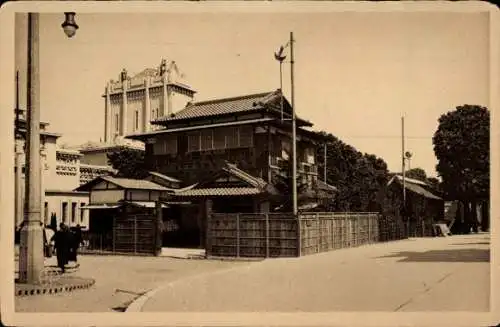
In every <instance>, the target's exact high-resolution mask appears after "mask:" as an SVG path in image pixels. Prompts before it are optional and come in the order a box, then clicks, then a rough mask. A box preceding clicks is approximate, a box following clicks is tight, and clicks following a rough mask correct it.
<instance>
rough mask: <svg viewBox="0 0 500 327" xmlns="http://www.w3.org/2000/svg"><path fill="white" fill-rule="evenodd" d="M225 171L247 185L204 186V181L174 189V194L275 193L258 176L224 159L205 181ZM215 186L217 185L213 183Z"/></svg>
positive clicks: (186, 195) (274, 190)
mask: <svg viewBox="0 0 500 327" xmlns="http://www.w3.org/2000/svg"><path fill="white" fill-rule="evenodd" d="M224 173H227V174H229V175H231V176H234V177H236V178H238V179H239V180H241V181H243V182H244V183H245V184H247V186H225V187H213V186H214V185H213V184H211V185H210V187H204V186H203V185H204V184H205V182H200V183H196V184H193V185H191V186H188V187H185V188H182V189H179V190H176V191H175V195H176V196H181V197H183V196H184V197H190V196H244V195H257V194H262V193H270V194H276V193H277V192H278V191H277V190H276V189H275V188H274V186H272V185H271V184H269V183H267V182H266V181H264V180H263V179H262V178H260V177H255V176H252V175H250V174H249V173H247V172H245V171H243V170H241V169H239V168H238V167H237V166H236V165H235V164H232V163H229V162H227V161H226V163H225V166H224V167H222V169H221V170H220V172H219V173H217V174H215V175H213V176H211V177H210V178H209V179H207V181H211V180H216V179H217V177H219V176H220V175H221V174H224ZM215 186H217V185H215Z"/></svg>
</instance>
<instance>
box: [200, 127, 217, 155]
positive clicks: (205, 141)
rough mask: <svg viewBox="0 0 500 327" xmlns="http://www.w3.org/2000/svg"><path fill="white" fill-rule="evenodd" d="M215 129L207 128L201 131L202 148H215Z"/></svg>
mask: <svg viewBox="0 0 500 327" xmlns="http://www.w3.org/2000/svg"><path fill="white" fill-rule="evenodd" d="M213 141H214V135H213V131H211V130H205V131H202V132H201V150H202V151H204V150H213V148H214V142H213Z"/></svg>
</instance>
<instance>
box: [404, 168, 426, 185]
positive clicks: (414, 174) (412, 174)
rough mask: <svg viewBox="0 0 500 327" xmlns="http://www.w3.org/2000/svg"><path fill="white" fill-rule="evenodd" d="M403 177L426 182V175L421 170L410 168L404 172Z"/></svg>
mask: <svg viewBox="0 0 500 327" xmlns="http://www.w3.org/2000/svg"><path fill="white" fill-rule="evenodd" d="M405 176H406V177H408V178H413V179H418V180H419V181H422V182H426V181H427V173H426V172H425V170H423V169H422V168H412V169H410V170H407V171H406V172H405Z"/></svg>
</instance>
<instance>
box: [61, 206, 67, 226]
mask: <svg viewBox="0 0 500 327" xmlns="http://www.w3.org/2000/svg"><path fill="white" fill-rule="evenodd" d="M62 222H63V223H65V224H67V223H68V202H63V203H62Z"/></svg>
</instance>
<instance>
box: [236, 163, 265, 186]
mask: <svg viewBox="0 0 500 327" xmlns="http://www.w3.org/2000/svg"><path fill="white" fill-rule="evenodd" d="M226 165H227V166H229V168H230V169H234V170H236V171H237V172H238V173H240V174H242V175H243V176H244V177H247V178H248V179H249V180H250V181H249V182H250V184H252V185H253V187H265V185H267V183H266V182H265V181H264V180H263V179H261V178H259V177H256V176H253V175H251V174H249V173H247V172H246V171H244V170H243V169H241V168H238V166H237V165H236V164H233V163H230V162H226ZM261 181H262V182H264V183H265V185H260V184H261V183H260V182H261ZM254 184H257V185H254Z"/></svg>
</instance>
